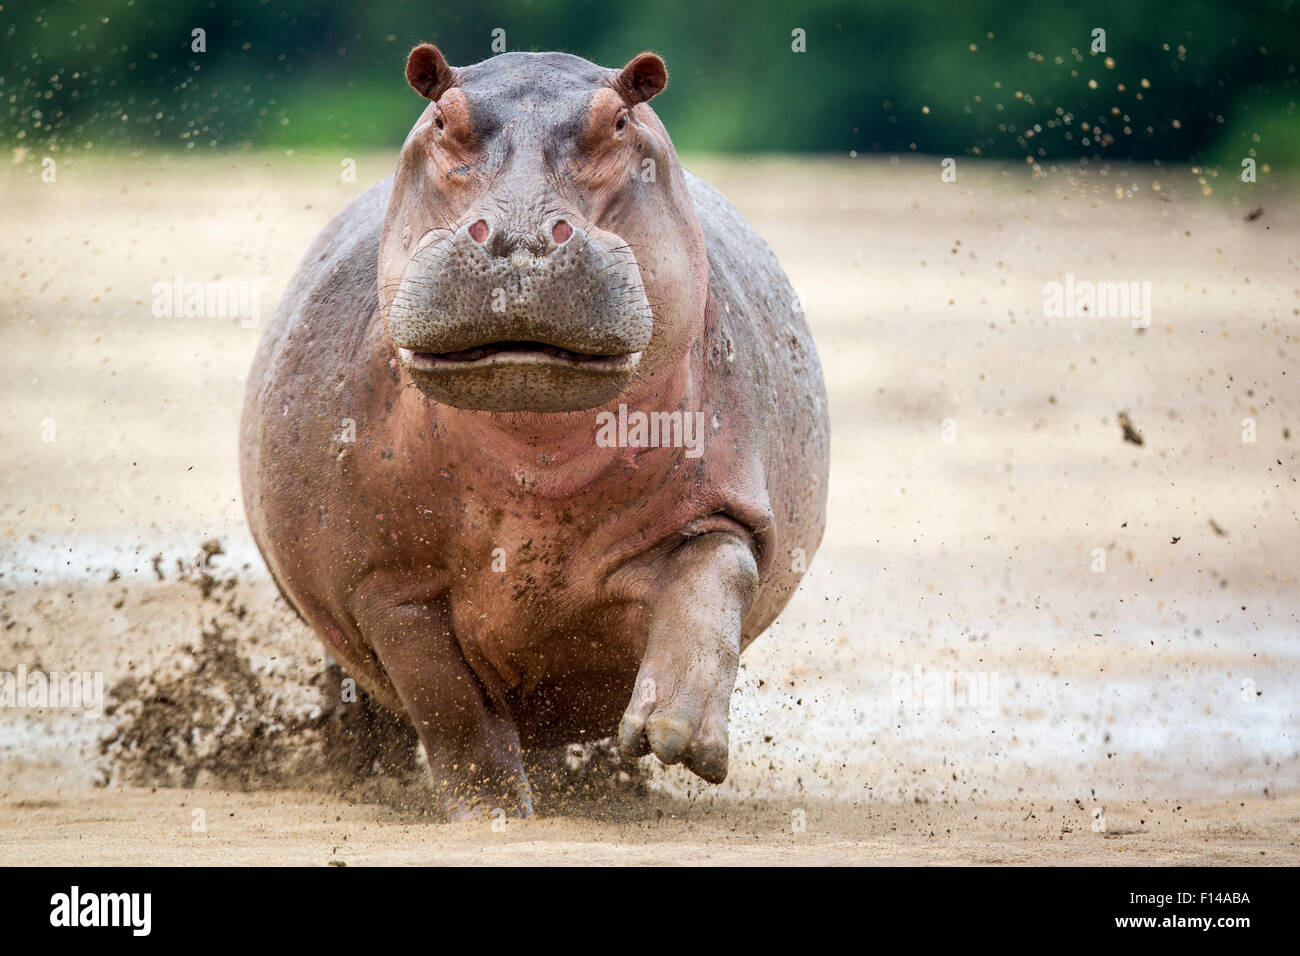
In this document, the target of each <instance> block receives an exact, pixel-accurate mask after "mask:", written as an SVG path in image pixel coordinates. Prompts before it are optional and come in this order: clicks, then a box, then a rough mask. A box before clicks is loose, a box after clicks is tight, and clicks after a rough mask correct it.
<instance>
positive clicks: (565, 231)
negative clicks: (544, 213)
mask: <svg viewBox="0 0 1300 956" xmlns="http://www.w3.org/2000/svg"><path fill="white" fill-rule="evenodd" d="M572 235H573V227H572V226H570V225H569V224H568V223H567V222H565V221H564V220H563V219H561V220H560V221H559V222H557V223H556V224H555V228H553V229H552V230H551V238H553V239H554V240H555V244H556V245H557V246H562V245H564V244H565V243H566V242H568V241H569V237H570V236H572Z"/></svg>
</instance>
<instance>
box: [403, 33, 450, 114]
mask: <svg viewBox="0 0 1300 956" xmlns="http://www.w3.org/2000/svg"><path fill="white" fill-rule="evenodd" d="M406 82H407V83H410V84H411V89H413V90H415V92H417V93H419V94H420V95H421V96H423V97H424V98H425V99H426V100H436V99H437V98H438V97H440V96H442V94H443V93H445V92H446V91H447V90H449V89H450V88H451V87H452V86H454V85H455V84H456V71H455V70H453V69H452V68H451V67H450V66H448V65H447V60H446V58H445V57H444V56H443V55H442V51H441V50H439V49H438V48H437V47H436V46H434V45H433V44H432V43H421V44H420V45H419V46H417V47H416V48H415V49H414V50H412V51H411V55H410V56H408V57H407V58H406Z"/></svg>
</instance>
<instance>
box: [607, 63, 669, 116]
mask: <svg viewBox="0 0 1300 956" xmlns="http://www.w3.org/2000/svg"><path fill="white" fill-rule="evenodd" d="M667 85H668V68H667V67H666V66H664V61H663V60H661V59H659V57H657V56H655V55H654V54H653V53H642V54H640V55H639V56H637V57H635V58H634V59H633V60H632V62H631V63H629V64H628V65H627V66H625V67H623V70H622V72H620V73H619V74H618V77H617V78H616V79H615V80H614V86H615V87H616V88H617V89H618V91H619V93H621V94H622V96H623V99H625V100H627V103H628V105H629V106H636V104H638V103H644V102H645V101H646V100H648V99H650V98H652V97H653V96H654V95H655V94H656V93H662V92H663V90H664V87H665V86H667Z"/></svg>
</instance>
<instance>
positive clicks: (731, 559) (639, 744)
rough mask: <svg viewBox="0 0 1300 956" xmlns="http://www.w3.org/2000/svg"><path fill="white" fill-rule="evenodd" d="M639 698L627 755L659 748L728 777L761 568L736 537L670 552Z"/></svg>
mask: <svg viewBox="0 0 1300 956" xmlns="http://www.w3.org/2000/svg"><path fill="white" fill-rule="evenodd" d="M664 570H665V574H666V576H667V578H668V580H667V581H666V582H664V586H663V587H662V588H661V590H660V591H659V596H658V599H657V602H656V607H655V608H654V610H653V612H652V617H651V624H650V635H649V639H648V641H647V644H646V653H645V657H644V658H643V659H642V661H641V668H640V670H639V672H638V673H637V680H636V687H635V689H634V691H633V695H632V702H631V703H630V704H628V707H627V710H626V711H625V712H624V714H623V719H622V721H621V722H620V724H619V734H618V740H619V750H620V752H621V753H622V754H623V755H624V757H626V758H637V757H642V756H644V755H645V754H647V753H654V754H655V755H656V756H657V757H658V758H659V759H660V760H662V761H663V762H664V763H666V764H674V763H681V764H682V765H684V766H685V767H686V768H687V769H688V770H690V771H692V772H693V773H695V774H697V775H698V776H700V777H702V778H704V779H705V780H707V781H708V782H709V783H721V782H722V781H723V780H725V779H726V777H727V751H728V741H727V721H728V717H729V714H730V710H731V692H732V690H733V689H734V688H735V685H736V669H737V667H738V666H739V664H740V627H741V620H742V618H743V617H744V614H745V611H746V610H748V608H749V605H750V602H751V601H752V600H753V595H754V591H755V590H756V587H757V582H758V571H757V568H756V566H755V563H754V557H753V554H752V552H751V551H750V550H749V548H748V547H747V546H746V545H745V544H744V543H743V542H742V541H741V540H740V539H739V538H738V537H736V536H735V535H733V534H729V533H710V534H704V535H699V536H698V537H695V538H691V539H690V540H689V541H687V542H686V543H685V544H683V545H682V546H681V547H679V548H677V549H676V550H675V551H673V552H672V553H671V554H670V555H669V556H668V561H667V565H666V567H665V569H664Z"/></svg>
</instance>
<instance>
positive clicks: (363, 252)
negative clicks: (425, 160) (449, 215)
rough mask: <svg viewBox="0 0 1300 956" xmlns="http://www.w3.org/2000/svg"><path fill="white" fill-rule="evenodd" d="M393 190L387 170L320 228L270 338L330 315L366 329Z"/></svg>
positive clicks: (343, 328)
mask: <svg viewBox="0 0 1300 956" xmlns="http://www.w3.org/2000/svg"><path fill="white" fill-rule="evenodd" d="M392 192H393V177H392V176H389V177H388V178H387V179H385V180H383V181H382V182H378V183H376V184H375V185H373V186H371V187H370V188H369V189H367V190H366V191H365V192H363V193H361V194H360V195H359V196H357V197H355V198H354V199H353V200H352V201H351V202H349V203H348V204H347V205H346V206H344V207H343V208H342V209H341V210H339V211H338V213H336V214H335V216H334V218H333V219H331V220H330V221H329V223H328V225H326V226H325V228H324V229H322V230H321V231H320V233H319V234H318V235H317V236H316V238H315V239H314V240H313V241H312V244H311V246H310V247H308V249H307V252H306V254H305V255H304V256H303V258H302V261H301V262H299V264H298V268H297V271H296V272H295V273H294V276H293V279H292V280H291V281H290V283H289V287H288V288H287V289H286V290H285V293H284V296H283V298H281V300H280V304H279V306H278V307H277V309H276V315H275V317H274V319H273V320H272V323H273V327H272V328H271V329H270V330H268V333H267V334H268V337H269V338H274V337H275V335H276V334H277V333H280V334H283V333H284V332H286V331H287V330H288V329H289V328H290V327H292V326H294V325H297V324H300V323H301V322H303V321H308V322H310V321H312V320H313V319H317V318H325V317H326V316H328V317H329V318H330V319H331V321H332V323H333V325H332V327H333V328H335V329H338V330H339V331H340V332H349V333H352V334H363V333H364V331H365V327H366V326H368V325H369V323H370V320H371V318H372V317H373V316H374V314H375V310H376V309H377V308H378V305H379V295H378V290H377V288H376V276H377V270H378V259H379V237H380V233H381V232H382V231H383V225H384V214H385V212H386V211H387V209H388V200H389V197H390V196H391V195H392ZM352 326H359V327H352Z"/></svg>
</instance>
